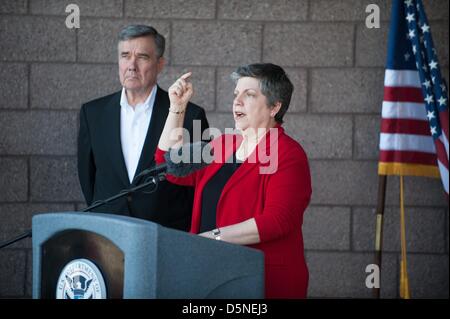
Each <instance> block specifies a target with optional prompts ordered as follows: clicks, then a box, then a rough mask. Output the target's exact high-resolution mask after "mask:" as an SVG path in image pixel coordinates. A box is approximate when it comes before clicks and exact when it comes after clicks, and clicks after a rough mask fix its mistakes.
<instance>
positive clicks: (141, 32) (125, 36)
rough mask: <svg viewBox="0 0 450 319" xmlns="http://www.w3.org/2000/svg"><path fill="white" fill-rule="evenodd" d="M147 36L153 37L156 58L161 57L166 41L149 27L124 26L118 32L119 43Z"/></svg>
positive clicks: (141, 25)
mask: <svg viewBox="0 0 450 319" xmlns="http://www.w3.org/2000/svg"><path fill="white" fill-rule="evenodd" d="M147 36H150V37H153V39H154V40H155V44H156V54H157V55H158V58H160V57H162V56H163V55H164V50H165V48H166V39H165V38H164V36H163V35H161V34H159V33H158V31H156V29H155V28H153V27H151V26H148V25H143V24H134V25H129V26H126V27H125V28H123V29H122V30H120V32H119V42H120V41H127V40H130V39H135V38H140V37H147Z"/></svg>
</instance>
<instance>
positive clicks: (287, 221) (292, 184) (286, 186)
mask: <svg viewBox="0 0 450 319" xmlns="http://www.w3.org/2000/svg"><path fill="white" fill-rule="evenodd" d="M285 155H286V154H285ZM265 198H266V199H265V203H264V209H263V212H262V213H261V214H257V215H256V217H255V222H256V225H257V228H258V232H259V237H260V240H261V242H266V241H270V240H274V239H277V238H279V237H282V236H284V235H286V234H287V233H289V232H291V231H294V230H295V229H296V228H297V227H298V225H300V226H301V224H302V220H303V213H304V211H305V209H306V207H307V206H308V204H309V201H310V198H311V176H310V172H309V165H308V160H307V158H306V154H305V153H304V152H303V150H302V149H296V150H295V151H294V150H291V151H290V152H289V153H288V154H287V156H284V158H280V161H279V166H278V170H277V171H276V172H275V173H274V174H273V175H272V176H270V180H269V182H268V187H267V188H266V194H265Z"/></svg>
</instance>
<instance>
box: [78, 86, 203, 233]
mask: <svg viewBox="0 0 450 319" xmlns="http://www.w3.org/2000/svg"><path fill="white" fill-rule="evenodd" d="M120 96H121V91H119V92H116V93H114V94H111V95H108V96H105V97H102V98H99V99H96V100H93V101H90V102H88V103H86V104H83V105H82V107H81V111H80V130H79V136H78V177H79V179H80V184H81V189H82V191H83V194H84V197H85V199H86V203H87V204H88V205H91V204H92V203H93V202H95V201H97V200H102V199H106V198H108V197H111V196H113V195H116V194H117V193H119V192H120V191H121V190H123V189H127V188H130V187H132V186H136V185H138V184H139V183H142V182H143V181H142V180H143V179H144V178H145V177H141V178H135V179H134V180H133V182H132V183H131V184H130V181H129V179H128V174H127V169H126V166H125V160H124V158H123V153H122V146H121V141H120ZM169 105H170V101H169V96H168V94H167V92H166V91H164V90H162V89H160V88H159V87H158V89H157V92H156V98H155V104H154V106H153V112H152V117H151V120H150V126H149V129H148V131H147V136H146V139H145V143H144V146H143V149H142V153H141V157H140V159H139V163H138V167H137V169H136V173H135V175H138V174H139V172H141V171H142V170H144V169H147V168H150V167H153V166H154V165H155V161H154V154H155V150H156V147H157V145H158V141H159V137H160V135H161V133H162V130H163V128H164V124H165V121H166V118H167V114H168V110H169ZM193 120H200V121H201V130H202V132H203V130H205V129H206V128H208V121H207V119H206V115H205V111H204V110H203V109H202V108H201V107H199V106H197V105H195V104H192V103H189V104H188V107H187V109H186V116H185V120H184V127H185V128H186V129H187V130H188V131H189V133H190V136H191V142H192V138H193ZM149 190H150V189H148V190H147V192H146V190H144V191H141V192H137V193H133V194H132V195H131V196H129V197H128V198H127V197H123V198H120V199H117V200H115V201H114V202H112V203H110V204H106V205H103V206H101V207H98V208H97V209H95V211H97V212H107V213H113V214H120V215H127V216H132V217H137V218H142V219H146V220H150V221H153V222H156V223H158V224H161V225H163V226H166V227H170V228H176V229H180V230H188V229H189V227H190V223H191V214H192V200H193V189H191V188H189V187H184V186H183V187H182V186H177V185H174V184H171V183H168V182H161V183H159V186H158V190H157V191H156V192H154V193H148V191H149Z"/></svg>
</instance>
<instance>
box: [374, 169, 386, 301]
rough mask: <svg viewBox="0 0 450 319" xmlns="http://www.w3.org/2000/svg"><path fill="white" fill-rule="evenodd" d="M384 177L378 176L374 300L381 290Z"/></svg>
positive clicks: (384, 198)
mask: <svg viewBox="0 0 450 319" xmlns="http://www.w3.org/2000/svg"><path fill="white" fill-rule="evenodd" d="M386 183H387V176H386V175H378V204H377V212H376V213H377V224H376V232H375V264H376V265H377V266H378V269H379V275H380V276H379V280H380V281H379V283H380V286H379V287H378V288H376V287H375V288H373V296H374V298H377V299H379V298H380V289H381V253H382V245H383V216H384V203H385V200H386Z"/></svg>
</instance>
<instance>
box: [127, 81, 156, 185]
mask: <svg viewBox="0 0 450 319" xmlns="http://www.w3.org/2000/svg"><path fill="white" fill-rule="evenodd" d="M155 97H156V85H155V86H154V87H153V89H152V91H151V92H150V94H149V96H148V97H147V99H146V100H145V102H144V103H141V104H137V105H136V106H135V107H134V109H133V107H132V106H131V105H129V104H128V99H127V95H126V93H125V88H122V96H121V97H120V141H121V143H122V153H123V157H124V160H125V165H126V167H127V171H128V178H129V180H130V183H131V182H132V181H133V178H134V175H135V174H136V169H137V166H138V163H139V158H140V157H141V153H142V148H143V146H144V142H145V137H146V136H147V131H148V127H149V125H150V119H151V117H152V111H153V104H154V103H155Z"/></svg>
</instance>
